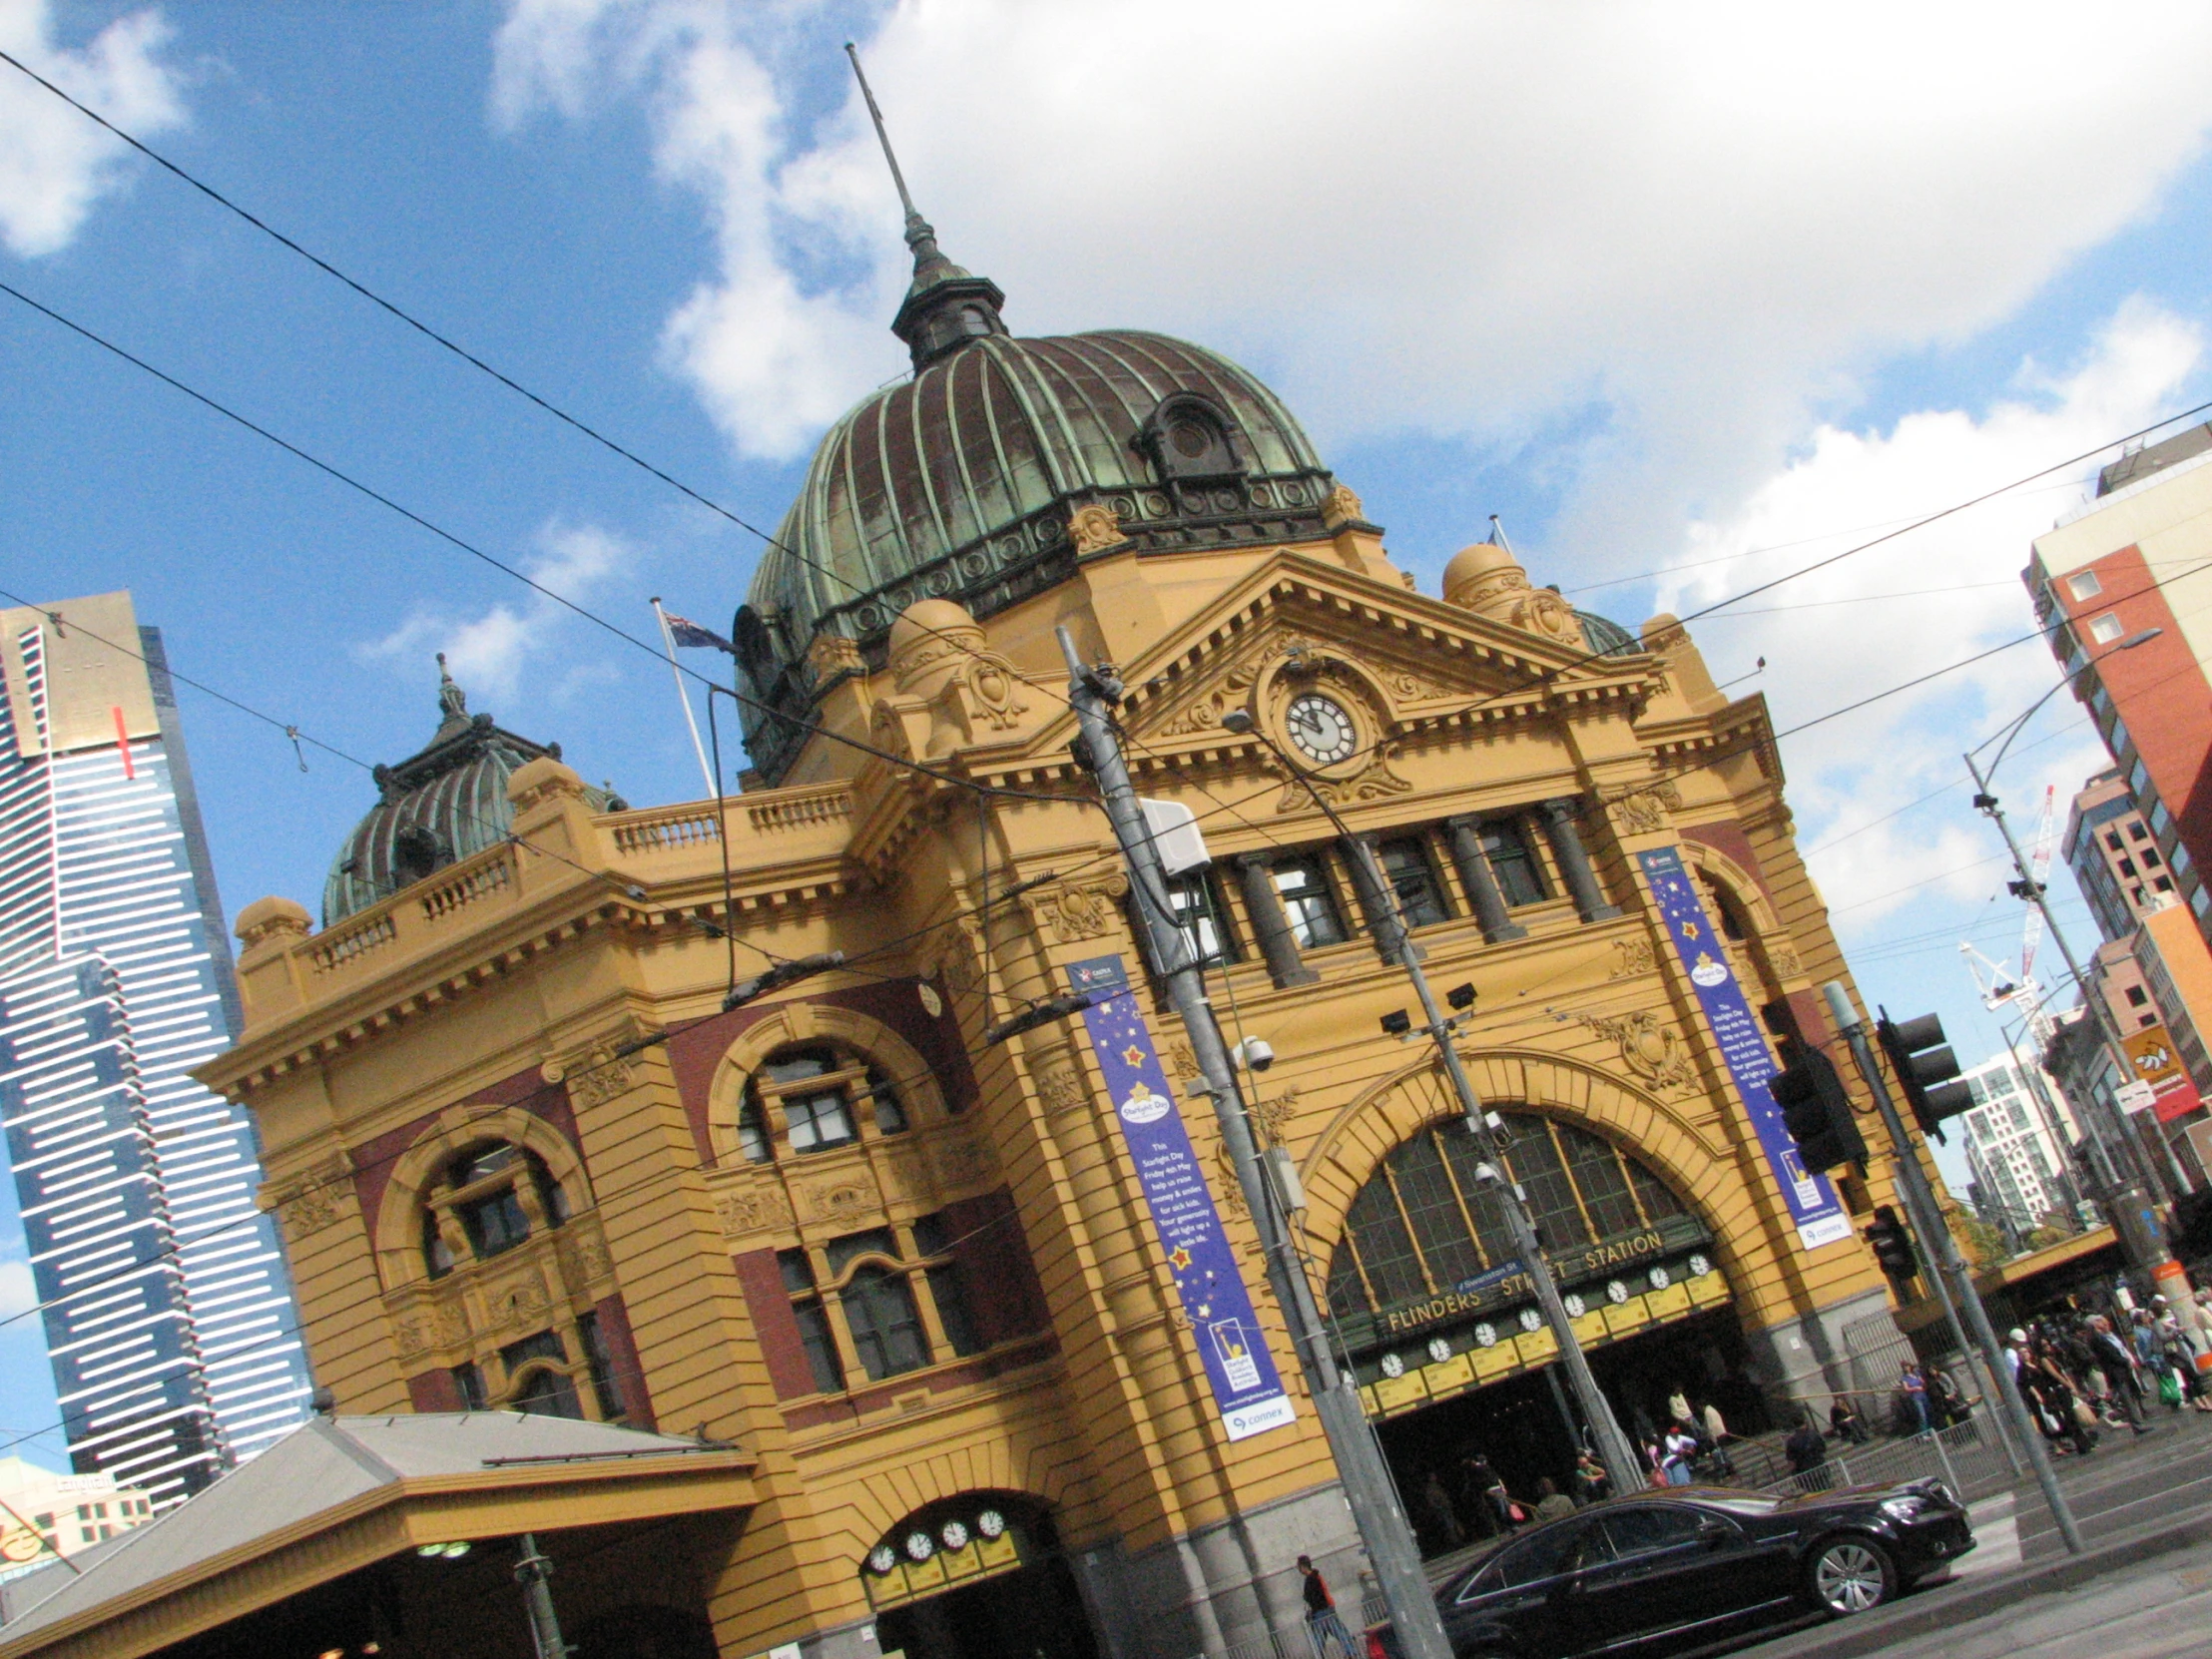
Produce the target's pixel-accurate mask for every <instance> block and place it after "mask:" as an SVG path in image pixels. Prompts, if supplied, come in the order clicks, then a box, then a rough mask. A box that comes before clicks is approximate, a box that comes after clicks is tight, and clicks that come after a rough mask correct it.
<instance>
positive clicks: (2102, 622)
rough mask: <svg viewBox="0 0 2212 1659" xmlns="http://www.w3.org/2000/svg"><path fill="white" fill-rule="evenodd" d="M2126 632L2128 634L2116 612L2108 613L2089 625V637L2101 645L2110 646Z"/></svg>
mask: <svg viewBox="0 0 2212 1659" xmlns="http://www.w3.org/2000/svg"><path fill="white" fill-rule="evenodd" d="M2124 632H2126V628H2125V626H2124V625H2123V624H2122V623H2121V621H2120V619H2119V615H2118V613H2117V612H2114V611H2106V612H2105V613H2104V615H2102V616H2100V617H2098V618H2097V619H2096V621H2094V622H2092V623H2090V624H2089V637H2090V638H2091V639H2093V640H2095V641H2096V642H2097V644H2099V645H2110V644H2111V643H2112V642H2113V641H2114V640H2116V639H2118V638H2119V637H2120V635H2121V634H2123V633H2124Z"/></svg>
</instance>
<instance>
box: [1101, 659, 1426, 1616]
mask: <svg viewBox="0 0 2212 1659" xmlns="http://www.w3.org/2000/svg"><path fill="white" fill-rule="evenodd" d="M1057 633H1058V634H1059V638H1060V650H1061V652H1062V654H1063V655H1064V656H1065V657H1066V659H1067V666H1068V702H1069V703H1070V705H1071V706H1072V707H1073V708H1074V710H1075V715H1076V721H1077V725H1078V729H1079V730H1080V732H1081V734H1082V744H1083V748H1084V751H1085V759H1086V760H1087V762H1088V764H1089V766H1090V768H1091V770H1092V773H1093V774H1094V776H1096V778H1097V779H1098V789H1099V794H1100V796H1101V797H1102V798H1103V799H1104V802H1105V806H1106V816H1107V818H1108V820H1109V821H1110V822H1111V823H1112V825H1113V829H1114V839H1115V840H1116V841H1117V842H1118V843H1119V844H1120V847H1121V853H1122V858H1123V860H1124V861H1125V862H1126V863H1127V865H1128V868H1129V885H1130V890H1131V892H1132V893H1133V894H1134V895H1135V898H1136V904H1135V909H1136V914H1137V921H1138V926H1139V928H1140V929H1141V932H1142V937H1143V942H1144V943H1145V945H1146V946H1147V951H1146V953H1147V954H1148V955H1149V956H1150V958H1151V960H1152V965H1153V968H1154V969H1155V971H1156V972H1157V973H1158V974H1159V976H1160V980H1161V983H1162V987H1163V988H1164V989H1165V991H1166V992H1167V997H1168V1001H1169V1002H1170V1003H1171V1004H1173V1006H1174V1008H1175V1011H1176V1013H1177V1014H1178V1015H1179V1016H1180V1017H1181V1018H1182V1021H1183V1030H1184V1034H1185V1035H1186V1036H1187V1037H1188V1038H1189V1039H1190V1044H1191V1054H1192V1056H1193V1058H1195V1059H1196V1060H1197V1062H1198V1069H1199V1079H1198V1081H1197V1082H1196V1083H1195V1084H1193V1085H1192V1091H1193V1092H1194V1093H1203V1094H1205V1095H1206V1096H1208V1097H1209V1098H1210V1099H1211V1100H1212V1102H1213V1106H1214V1115H1215V1118H1216V1120H1217V1122H1218V1123H1219V1124H1220V1126H1221V1137H1222V1144H1223V1145H1224V1146H1226V1147H1227V1148H1228V1149H1229V1157H1230V1161H1231V1162H1232V1163H1233V1164H1235V1166H1236V1169H1237V1182H1238V1185H1239V1186H1240V1187H1241V1188H1242V1189H1243V1192H1244V1199H1245V1207H1246V1208H1247V1209H1248V1210H1249V1211H1250V1212H1251V1215H1252V1221H1253V1226H1254V1227H1255V1228H1256V1229H1257V1231H1258V1232H1259V1235H1260V1247H1261V1250H1262V1251H1263V1252H1264V1253H1265V1255H1266V1258H1267V1265H1268V1281H1269V1283H1270V1285H1272V1286H1273V1287H1274V1290H1275V1295H1276V1300H1277V1302H1278V1304H1279V1305H1280V1306H1281V1307H1282V1310H1283V1319H1284V1324H1285V1325H1286V1326H1287V1327H1288V1328H1289V1331H1290V1337H1291V1344H1292V1347H1293V1348H1295V1349H1296V1350H1297V1352H1298V1359H1299V1364H1300V1366H1301V1368H1302V1369H1303V1370H1304V1371H1305V1374H1306V1383H1307V1389H1308V1391H1309V1392H1310V1393H1311V1394H1312V1395H1313V1399H1314V1409H1315V1413H1316V1414H1317V1415H1318V1416H1319V1417H1320V1418H1321V1425H1322V1432H1323V1433H1324V1434H1325V1435H1327V1436H1328V1439H1329V1448H1330V1450H1331V1452H1332V1453H1333V1454H1334V1455H1335V1458H1336V1462H1337V1477H1338V1480H1339V1481H1340V1483H1341V1484H1342V1485H1343V1487H1344V1493H1345V1497H1346V1499H1347V1501H1349V1502H1350V1503H1351V1505H1352V1518H1353V1523H1354V1525H1356V1526H1357V1527H1358V1528H1359V1532H1360V1539H1361V1542H1362V1543H1363V1544H1364V1545H1365V1546H1366V1548H1367V1552H1368V1560H1369V1561H1370V1562H1371V1563H1372V1564H1373V1565H1374V1567H1375V1573H1376V1578H1377V1580H1378V1581H1379V1583H1380V1585H1381V1587H1382V1591H1383V1600H1384V1602H1385V1603H1387V1604H1388V1607H1389V1612H1390V1623H1391V1626H1392V1628H1393V1629H1394V1630H1395V1632H1396V1635H1397V1640H1398V1645H1399V1647H1400V1648H1401V1649H1402V1650H1403V1651H1404V1654H1405V1659H1451V1644H1450V1642H1449V1641H1448V1640H1447V1639H1446V1637H1445V1635H1444V1627H1443V1620H1442V1619H1441V1618H1440V1617H1439V1616H1438V1615H1437V1612H1436V1601H1435V1596H1434V1594H1433V1592H1431V1591H1430V1589H1429V1587H1428V1578H1427V1575H1426V1574H1425V1573H1423V1572H1422V1571H1421V1564H1420V1550H1419V1547H1418V1545H1416V1544H1415V1543H1414V1541H1413V1529H1412V1527H1411V1526H1410V1525H1409V1524H1408V1523H1407V1521H1406V1519H1405V1511H1404V1509H1403V1507H1402V1506H1400V1504H1399V1503H1398V1500H1397V1489H1396V1486H1395V1484H1394V1483H1393V1482H1392V1481H1391V1479H1390V1471H1389V1467H1388V1465H1387V1464H1385V1463H1384V1462H1383V1448H1382V1446H1381V1445H1380V1444H1378V1443H1377V1441H1376V1438H1375V1433H1374V1430H1373V1428H1372V1427H1371V1426H1370V1425H1369V1423H1368V1419H1367V1413H1366V1411H1365V1410H1364V1409H1362V1407H1361V1404H1360V1395H1359V1390H1358V1387H1357V1385H1356V1383H1354V1380H1353V1378H1352V1375H1351V1373H1349V1372H1347V1371H1345V1370H1343V1369H1341V1368H1340V1367H1339V1366H1338V1365H1337V1360H1336V1355H1335V1354H1334V1353H1333V1352H1332V1351H1331V1349H1330V1347H1329V1336H1328V1326H1327V1325H1326V1323H1325V1322H1324V1321H1323V1319H1322V1316H1321V1309H1320V1307H1319V1306H1318V1305H1317V1304H1316V1302H1315V1300H1314V1292H1313V1286H1312V1285H1311V1284H1310V1283H1309V1282H1308V1280H1307V1278H1306V1274H1305V1271H1304V1268H1303V1267H1302V1266H1301V1264H1300V1262H1299V1260H1298V1256H1297V1253H1296V1250H1295V1248H1294V1246H1293V1244H1292V1240H1291V1230H1290V1226H1289V1218H1288V1216H1287V1215H1286V1214H1285V1213H1284V1207H1283V1204H1282V1195H1281V1194H1280V1193H1279V1192H1278V1191H1277V1190H1276V1186H1275V1183H1274V1182H1273V1181H1271V1180H1269V1179H1268V1178H1267V1175H1266V1172H1265V1171H1264V1170H1263V1169H1262V1168H1261V1165H1260V1156H1259V1152H1258V1149H1257V1148H1256V1147H1255V1146H1254V1144H1253V1139H1252V1123H1251V1120H1250V1118H1249V1117H1248V1116H1247V1115H1246V1109H1245V1103H1244V1098H1243V1096H1242V1094H1241V1093H1240V1092H1239V1090H1238V1087H1237V1077H1236V1069H1235V1067H1234V1066H1232V1065H1231V1063H1230V1059H1229V1050H1228V1045H1227V1044H1226V1043H1224V1042H1223V1041H1222V1035H1221V1027H1220V1026H1219V1025H1218V1024H1217V1023H1216V1022H1215V1019H1214V1010H1213V1005H1212V1004H1211V1003H1210V1002H1209V1001H1208V1000H1207V996H1206V986H1205V979H1204V975H1203V973H1202V972H1201V970H1200V967H1199V964H1198V960H1197V958H1196V957H1195V956H1194V954H1193V953H1192V951H1191V950H1190V948H1189V946H1188V945H1187V943H1186V942H1185V940H1184V937H1183V931H1182V929H1181V928H1180V927H1178V926H1177V925H1176V924H1175V910H1174V905H1173V903H1172V902H1171V900H1170V899H1169V896H1168V891H1167V877H1166V874H1165V872H1164V870H1163V869H1162V866H1161V863H1160V855H1159V849H1158V847H1157V846H1156V845H1155V844H1154V841H1153V838H1152V834H1151V831H1150V830H1148V829H1147V827H1146V825H1145V822H1144V815H1143V812H1142V810H1141V809H1140V808H1139V807H1138V805H1137V790H1136V786H1135V785H1134V784H1133V783H1132V782H1131V781H1130V778H1129V769H1128V767H1127V766H1126V765H1125V764H1124V762H1123V760H1122V755H1121V744H1120V741H1119V740H1118V739H1117V738H1116V737H1115V735H1114V728H1113V723H1112V720H1111V719H1110V715H1109V711H1111V710H1112V709H1113V708H1114V707H1115V706H1116V705H1117V704H1119V703H1120V702H1121V698H1122V685H1121V682H1120V680H1118V679H1117V678H1116V677H1115V675H1114V673H1113V670H1112V669H1111V668H1109V667H1106V666H1104V665H1101V666H1100V667H1097V668H1091V667H1088V666H1086V665H1085V664H1084V662H1083V660H1082V658H1081V657H1080V656H1078V655H1077V653H1076V649H1075V641H1074V639H1073V638H1072V637H1071V636H1070V635H1069V633H1068V631H1067V630H1066V629H1065V628H1061V629H1058V630H1057Z"/></svg>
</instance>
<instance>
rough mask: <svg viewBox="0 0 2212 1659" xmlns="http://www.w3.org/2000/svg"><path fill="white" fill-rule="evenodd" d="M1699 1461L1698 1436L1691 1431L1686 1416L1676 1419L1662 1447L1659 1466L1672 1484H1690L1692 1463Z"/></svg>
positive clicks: (1668, 1482) (1669, 1483)
mask: <svg viewBox="0 0 2212 1659" xmlns="http://www.w3.org/2000/svg"><path fill="white" fill-rule="evenodd" d="M1696 1461H1697V1436H1696V1435H1695V1434H1693V1433H1691V1432H1690V1425H1689V1422H1688V1420H1687V1419H1686V1418H1678V1419H1676V1421H1675V1423H1674V1426H1673V1427H1671V1428H1669V1429H1668V1430H1667V1439H1666V1444H1665V1445H1663V1446H1662V1447H1661V1448H1660V1457H1659V1467H1660V1471H1661V1472H1662V1473H1663V1474H1664V1475H1665V1476H1666V1481H1667V1484H1668V1485H1670V1486H1687V1485H1689V1484H1690V1465H1691V1464H1692V1463H1694V1462H1696Z"/></svg>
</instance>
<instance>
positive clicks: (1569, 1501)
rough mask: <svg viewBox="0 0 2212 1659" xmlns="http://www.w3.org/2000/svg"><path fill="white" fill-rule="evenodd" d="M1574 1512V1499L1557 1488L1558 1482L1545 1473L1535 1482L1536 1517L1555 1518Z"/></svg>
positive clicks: (1546, 1519) (1543, 1519)
mask: <svg viewBox="0 0 2212 1659" xmlns="http://www.w3.org/2000/svg"><path fill="white" fill-rule="evenodd" d="M1573 1513H1574V1499H1573V1498H1571V1497H1569V1496H1567V1494H1566V1493H1565V1492H1562V1491H1561V1490H1560V1489H1559V1486H1558V1482H1556V1481H1555V1480H1553V1479H1552V1478H1551V1476H1550V1475H1548V1474H1547V1475H1545V1476H1544V1477H1543V1478H1542V1479H1541V1480H1539V1481H1537V1482H1536V1519H1538V1520H1540V1521H1548V1520H1557V1519H1559V1518H1560V1517H1561V1516H1562V1515H1571V1514H1573ZM1530 1547H1532V1548H1533V1547H1534V1546H1533V1545H1532V1546H1530Z"/></svg>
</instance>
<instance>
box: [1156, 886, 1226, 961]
mask: <svg viewBox="0 0 2212 1659" xmlns="http://www.w3.org/2000/svg"><path fill="white" fill-rule="evenodd" d="M1167 885H1168V902H1169V903H1170V904H1171V905H1173V906H1174V909H1175V925H1176V927H1177V928H1178V929H1179V930H1180V931H1181V932H1182V935H1183V945H1184V948H1185V949H1187V950H1189V951H1190V952H1191V954H1192V955H1193V956H1194V957H1196V958H1197V961H1198V965H1199V966H1200V967H1218V966H1219V965H1220V964H1221V963H1223V962H1233V961H1235V960H1236V959H1237V953H1236V951H1235V950H1233V949H1232V948H1230V941H1229V934H1228V929H1227V928H1225V927H1224V926H1223V925H1222V919H1221V918H1222V908H1221V895H1220V893H1218V892H1217V891H1215V889H1214V879H1213V873H1212V872H1211V871H1210V870H1203V869H1194V870H1190V871H1188V872H1186V873H1185V874H1182V875H1175V876H1170V877H1169V878H1168V884H1167Z"/></svg>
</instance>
